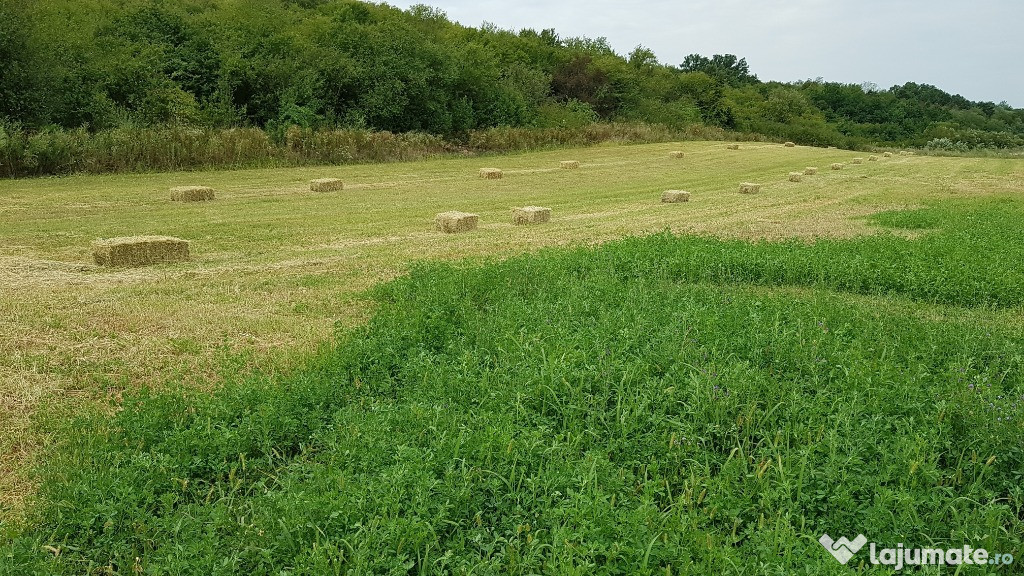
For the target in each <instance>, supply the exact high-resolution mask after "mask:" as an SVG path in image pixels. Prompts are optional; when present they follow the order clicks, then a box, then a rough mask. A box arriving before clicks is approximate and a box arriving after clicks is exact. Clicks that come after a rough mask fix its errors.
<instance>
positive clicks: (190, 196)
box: [92, 142, 905, 267]
mask: <svg viewBox="0 0 1024 576" xmlns="http://www.w3.org/2000/svg"><path fill="white" fill-rule="evenodd" d="M783 146H784V147H786V148H795V147H796V144H794V143H792V142H786V143H785V144H784V145H783ZM726 149H728V150H732V151H737V150H741V147H740V145H739V144H728V145H726ZM904 153H905V152H901V154H904ZM685 156H686V155H685V153H684V152H682V151H679V150H675V151H671V152H669V153H668V157H669V158H671V159H677V160H678V159H683V158H685ZM882 157H883V158H890V157H892V153H891V152H885V153H884V154H882ZM867 160H868V161H871V162H876V161H878V160H879V157H878V156H874V155H872V156H870V157H869V158H868V159H867ZM850 163H851V164H863V163H864V158H859V157H858V158H853V159H852V160H851V161H850ZM580 167H581V163H580V162H579V161H578V160H562V161H560V162H559V167H558V169H559V170H577V169H579V168H580ZM844 167H845V164H842V163H833V164H832V165H831V169H832V170H842V169H843V168H844ZM544 171H548V169H544ZM817 173H818V168H817V167H815V166H808V167H806V168H804V169H803V170H802V171H799V172H797V171H794V172H789V174H788V180H789V181H790V182H801V181H802V180H803V177H804V176H814V175H816V174H817ZM504 175H505V172H504V171H503V170H502V169H500V168H481V169H480V171H479V177H480V178H482V179H485V180H500V179H502V178H504ZM762 186H763V185H762V184H759V183H754V182H741V183H740V184H739V192H740V193H742V194H757V193H759V192H761V189H762ZM309 189H310V191H312V192H321V193H323V192H336V191H341V190H344V189H345V184H344V182H343V181H342V180H341V179H339V178H318V179H314V180H311V181H310V183H309ZM691 196H692V194H691V192H690V191H687V190H665V191H663V192H662V194H661V197H660V201H661V202H663V203H667V204H675V203H682V202H689V201H690V198H691ZM215 198H216V191H215V190H214V189H213V188H210V187H207V186H179V187H174V188H171V190H170V199H171V201H176V202H208V201H212V200H214V199H215ZM511 220H512V224H514V225H530V224H543V223H547V222H550V221H551V209H550V208H546V207H543V206H522V207H517V208H514V209H513V210H512V219H511ZM479 221H480V217H479V215H478V214H474V213H471V212H463V211H460V210H449V211H445V212H441V213H438V214H436V215H435V217H434V225H435V228H436V229H437V230H438V231H439V232H442V233H446V234H452V233H460V232H469V231H472V230H475V229H476V228H477V226H478V224H479ZM189 247H190V241H189V240H184V239H181V238H175V237H171V236H125V237H118V238H107V239H101V240H97V241H95V242H93V245H92V249H93V258H94V260H95V262H96V263H97V264H99V265H101V266H109V267H134V266H147V265H152V264H162V263H174V262H181V261H185V260H188V259H189V252H190V251H189Z"/></svg>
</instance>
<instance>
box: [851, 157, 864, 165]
mask: <svg viewBox="0 0 1024 576" xmlns="http://www.w3.org/2000/svg"><path fill="white" fill-rule="evenodd" d="M863 163H864V159H863V158H854V159H853V160H850V164H863Z"/></svg>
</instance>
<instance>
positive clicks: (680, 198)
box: [661, 190, 690, 204]
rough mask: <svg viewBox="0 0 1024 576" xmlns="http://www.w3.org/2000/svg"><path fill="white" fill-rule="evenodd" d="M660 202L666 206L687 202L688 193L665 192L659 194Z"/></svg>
mask: <svg viewBox="0 0 1024 576" xmlns="http://www.w3.org/2000/svg"><path fill="white" fill-rule="evenodd" d="M661 201H662V202H665V203H666V204H675V203H677V202H689V201H690V193H689V192H687V191H686V190H665V191H664V192H662V193H661Z"/></svg>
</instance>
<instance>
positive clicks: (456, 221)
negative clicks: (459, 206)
mask: <svg viewBox="0 0 1024 576" xmlns="http://www.w3.org/2000/svg"><path fill="white" fill-rule="evenodd" d="M479 222H480V216H479V215H477V214H470V213H468V212H457V211H452V212H441V213H440V214H438V215H437V216H436V217H434V223H435V224H436V225H437V229H438V230H440V231H441V232H444V233H445V234H455V233H458V232H469V231H471V230H476V226H477V224H478V223H479Z"/></svg>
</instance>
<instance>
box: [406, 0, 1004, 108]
mask: <svg viewBox="0 0 1024 576" xmlns="http://www.w3.org/2000/svg"><path fill="white" fill-rule="evenodd" d="M388 3H389V4H391V5H392V6H398V7H400V8H408V7H409V6H411V5H413V4H427V5H429V6H434V7H436V8H440V9H441V10H443V11H444V12H445V13H447V14H448V18H449V19H450V20H454V21H456V22H459V23H462V24H465V25H467V26H480V25H481V24H482V23H483V22H485V21H486V22H490V23H492V24H495V25H497V26H498V27H499V28H505V29H513V30H519V29H521V28H533V29H535V30H538V31H539V30H542V29H544V28H554V29H555V30H556V31H557V32H558V34H559V35H560V36H562V37H563V38H564V37H569V36H587V37H590V38H597V37H601V36H604V37H606V38H607V39H608V41H609V43H610V44H611V46H612V47H613V48H614V49H615V51H616V52H619V53H620V54H627V53H629V52H630V51H631V50H632V49H633V48H634V47H636V46H637V45H638V44H643V45H644V46H646V47H648V48H650V49H651V50H653V51H654V53H655V54H657V55H658V59H659V60H660V61H661V62H663V63H666V64H674V65H678V64H679V63H681V62H682V61H683V57H684V56H686V55H687V54H692V53H698V54H703V55H705V56H711V55H712V54H736V55H737V56H740V57H743V58H746V59H747V62H748V63H749V64H750V69H751V71H752V72H753V73H754V74H757V76H758V78H760V79H761V80H780V81H792V80H803V79H807V78H817V77H819V76H820V77H822V78H824V79H826V80H829V81H834V82H844V83H854V84H861V83H863V82H873V83H875V84H877V85H878V86H879V87H880V88H889V87H891V86H893V85H896V84H903V83H905V82H918V83H922V84H933V85H935V86H938V87H939V88H941V89H943V90H945V91H947V92H950V93H954V94H961V95H962V96H964V97H966V98H969V99H971V100H988V101H992V102H997V103H998V102H1000V101H1003V100H1005V101H1007V102H1008V103H1010V104H1011V105H1012V106H1014V107H1017V108H1021V107H1024V32H1022V30H1024V0H973V1H969V2H953V1H949V0H933V1H924V0H887V1H882V0H857V1H856V2H851V1H841V0H837V1H827V0H761V1H753V0H751V1H741V0H634V1H633V2H630V1H628V0H626V1H622V0H619V1H612V0H589V1H588V0H552V1H539V0H520V1H506V0H427V1H420V2H416V1H412V2H410V1H397V0H392V1H389V2H388Z"/></svg>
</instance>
